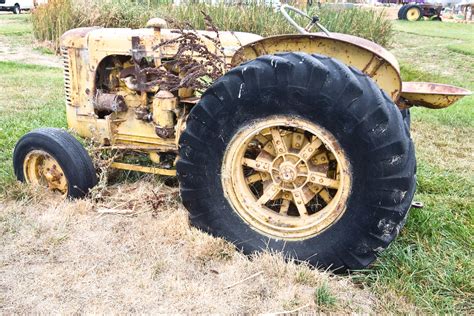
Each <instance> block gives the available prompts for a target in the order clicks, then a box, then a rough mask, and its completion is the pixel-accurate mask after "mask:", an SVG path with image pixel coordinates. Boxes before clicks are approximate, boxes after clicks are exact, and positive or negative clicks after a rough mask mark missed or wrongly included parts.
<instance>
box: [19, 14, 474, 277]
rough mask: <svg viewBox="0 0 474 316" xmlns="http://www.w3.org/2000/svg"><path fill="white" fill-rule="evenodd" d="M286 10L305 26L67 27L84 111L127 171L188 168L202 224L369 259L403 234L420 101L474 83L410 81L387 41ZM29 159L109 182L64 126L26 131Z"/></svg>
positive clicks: (63, 176)
mask: <svg viewBox="0 0 474 316" xmlns="http://www.w3.org/2000/svg"><path fill="white" fill-rule="evenodd" d="M282 10H283V13H284V15H285V17H286V18H287V19H288V20H289V22H290V23H292V25H294V26H295V27H296V28H297V29H298V30H299V31H300V32H301V33H302V34H300V35H280V36H274V37H269V38H261V37H260V36H257V35H254V34H248V33H234V32H218V33H217V32H212V31H186V30H170V29H167V28H166V23H165V22H164V21H163V20H161V19H154V20H151V21H150V22H149V26H150V28H149V29H140V30H131V29H101V28H80V29H75V30H71V31H69V32H67V33H66V34H65V35H64V36H63V39H62V49H61V51H62V54H63V61H64V74H65V91H66V106H67V118H68V124H69V126H70V127H71V128H72V129H73V130H75V131H76V132H77V133H78V134H79V135H81V136H82V137H85V138H90V139H94V140H95V141H97V142H99V143H100V144H101V146H102V148H103V149H107V150H114V151H116V152H117V153H119V156H118V158H117V159H116V160H115V161H114V162H113V163H112V167H114V168H119V169H126V170H137V171H143V172H149V173H156V174H161V175H166V176H174V175H176V174H177V176H178V180H179V182H180V189H181V198H182V200H183V203H184V205H185V206H186V208H187V209H188V210H189V212H190V220H191V222H192V223H193V224H194V225H195V226H197V227H199V228H201V229H203V230H205V231H208V232H210V233H212V234H214V235H216V236H221V237H224V238H226V239H228V240H230V241H231V242H234V243H235V244H236V247H238V248H239V249H242V250H243V251H244V252H245V253H253V252H255V251H259V250H261V249H272V250H274V251H282V252H284V253H285V254H286V255H288V256H291V257H296V258H297V259H299V260H307V261H309V262H311V263H312V264H314V265H322V266H325V267H331V268H333V269H339V268H340V269H357V268H363V267H366V266H367V265H369V264H370V263H371V262H372V261H373V260H374V259H375V258H376V256H377V254H378V253H379V252H381V251H382V250H383V249H384V248H386V247H387V246H388V245H389V244H390V242H392V241H393V239H394V238H395V237H396V236H397V234H398V232H399V231H400V229H401V227H402V226H403V224H404V222H405V220H406V216H407V213H408V210H409V208H410V205H411V202H412V199H413V195H414V192H415V183H416V181H415V180H416V178H415V171H416V162H415V155H414V148H413V144H412V142H411V139H410V134H409V112H408V108H409V107H411V106H413V105H419V106H425V107H431V108H442V107H446V106H449V105H451V104H452V103H453V102H455V101H456V100H458V99H459V98H461V97H462V96H464V95H467V94H469V91H466V90H464V89H462V88H457V87H453V86H449V85H440V84H433V83H417V82H402V80H401V78H400V71H399V67H398V63H397V61H396V60H395V58H394V56H393V55H392V54H390V53H389V52H388V51H386V50H385V49H384V48H382V47H380V46H379V45H376V44H374V43H372V42H370V41H367V40H364V39H361V38H357V37H354V36H348V35H344V34H335V33H329V32H327V30H325V29H324V28H323V27H322V26H321V25H320V24H319V22H318V19H317V18H316V17H308V16H306V15H305V14H304V13H303V12H301V11H299V10H298V9H295V8H292V7H288V6H283V7H282ZM284 10H292V11H295V12H296V13H299V14H301V15H303V16H304V17H306V18H307V19H308V20H309V24H308V25H307V26H306V27H301V26H299V25H298V24H297V23H296V22H295V21H294V20H293V19H292V18H291V17H290V16H289V14H288V13H286V12H285V11H284ZM314 26H317V27H319V28H320V29H321V30H322V31H323V32H321V33H309V31H310V30H311V28H312V27H314ZM228 68H231V70H228ZM210 78H217V79H216V80H215V81H214V83H213V84H212V85H211V86H210V87H209V88H207V87H206V86H205V83H206V82H208V81H209V79H210ZM131 157H132V158H131ZM14 168H15V173H16V175H17V177H18V179H20V180H23V181H27V182H31V183H38V184H44V185H47V186H49V187H50V188H51V189H54V190H57V191H60V192H62V193H63V194H65V195H68V196H70V197H80V196H84V195H85V194H87V192H88V190H89V189H90V188H92V187H93V186H94V184H95V182H96V174H95V170H94V168H93V165H92V161H91V159H90V157H89V156H88V155H87V152H86V151H85V149H84V148H83V147H82V146H81V145H80V143H79V142H78V141H77V140H75V138H73V137H72V136H70V135H69V134H68V133H66V132H65V131H62V130H57V129H39V130H35V131H32V132H30V133H28V134H27V135H25V136H24V137H23V138H22V139H20V140H19V142H18V143H17V146H16V148H15V151H14Z"/></svg>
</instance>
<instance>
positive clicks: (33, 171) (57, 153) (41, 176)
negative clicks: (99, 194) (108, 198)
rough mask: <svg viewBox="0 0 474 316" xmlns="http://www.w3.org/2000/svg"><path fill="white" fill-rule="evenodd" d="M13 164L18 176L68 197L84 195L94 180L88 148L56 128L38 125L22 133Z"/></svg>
mask: <svg viewBox="0 0 474 316" xmlns="http://www.w3.org/2000/svg"><path fill="white" fill-rule="evenodd" d="M13 168H14V171H15V175H16V177H17V179H18V180H20V181H22V182H27V183H32V184H36V185H41V186H44V187H48V188H49V189H51V190H53V191H57V192H59V193H61V194H63V195H65V196H68V197H70V198H79V197H83V196H85V195H86V194H87V193H88V192H89V189H91V188H92V187H94V186H95V184H96V183H97V176H96V171H95V169H94V166H93V164H92V160H91V158H90V157H89V155H88V154H87V151H86V150H85V149H84V147H83V146H82V145H81V143H79V142H78V141H77V140H76V139H75V138H74V137H73V136H71V135H70V134H69V133H67V132H66V131H64V130H61V129H58V128H39V129H36V130H33V131H31V132H29V133H28V134H26V135H25V136H23V137H22V138H21V139H20V140H19V141H18V143H17V144H16V146H15V150H14V152H13Z"/></svg>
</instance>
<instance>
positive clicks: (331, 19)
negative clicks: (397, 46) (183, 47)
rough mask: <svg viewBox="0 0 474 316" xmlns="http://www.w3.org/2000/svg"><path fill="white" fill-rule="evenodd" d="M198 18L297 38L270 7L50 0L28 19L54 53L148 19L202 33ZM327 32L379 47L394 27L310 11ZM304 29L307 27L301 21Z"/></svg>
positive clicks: (368, 17)
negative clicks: (68, 36) (92, 33)
mask: <svg viewBox="0 0 474 316" xmlns="http://www.w3.org/2000/svg"><path fill="white" fill-rule="evenodd" d="M201 12H205V13H206V14H208V15H209V16H210V17H211V18H212V20H213V21H214V23H215V24H216V26H217V27H218V28H219V30H232V31H243V32H250V33H256V34H259V35H262V36H270V35H277V34H291V33H295V30H294V28H293V27H292V26H291V25H290V24H289V23H288V22H287V21H286V20H285V19H284V18H283V16H282V15H281V14H280V13H279V12H275V10H274V9H273V8H271V7H263V6H256V5H249V6H225V5H218V6H209V5H206V4H189V5H183V6H178V7H175V6H172V5H170V4H166V3H161V4H160V3H158V4H154V5H148V4H146V3H143V1H142V2H131V1H127V0H116V1H100V0H89V1H87V0H82V1H73V0H50V1H49V3H48V4H45V5H42V6H40V7H38V8H37V9H36V10H35V11H34V12H33V15H32V22H33V30H34V35H35V37H36V38H37V39H38V40H40V41H49V42H51V43H52V46H53V47H54V48H55V49H57V48H58V45H59V38H60V36H61V34H63V33H64V32H65V31H67V30H69V29H72V28H76V27H83V26H92V25H95V26H103V27H130V28H139V27H143V26H144V25H145V24H146V22H147V21H148V20H149V19H150V18H151V17H157V16H159V17H163V18H165V19H167V20H172V21H176V22H187V23H189V24H190V25H191V26H192V27H193V28H195V29H205V27H206V26H205V22H204V19H203V15H202V13H201ZM309 12H310V14H315V15H318V16H319V17H320V19H321V22H322V24H323V25H325V26H326V27H327V28H328V30H329V31H331V32H338V33H346V34H352V35H356V36H360V37H363V38H366V39H369V40H371V41H374V42H376V43H379V44H381V45H389V44H390V42H391V38H392V33H393V30H392V24H391V22H390V21H389V20H387V19H386V17H385V14H384V12H383V11H375V10H371V9H360V8H352V9H342V8H339V9H338V8H334V7H330V6H323V7H322V8H320V9H319V8H314V7H313V8H311V9H310V10H309ZM301 22H302V24H305V22H306V21H304V22H303V21H301Z"/></svg>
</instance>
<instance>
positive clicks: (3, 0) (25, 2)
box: [0, 0, 35, 14]
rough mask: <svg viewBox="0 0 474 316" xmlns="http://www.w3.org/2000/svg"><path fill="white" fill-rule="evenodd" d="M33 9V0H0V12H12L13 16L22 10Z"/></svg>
mask: <svg viewBox="0 0 474 316" xmlns="http://www.w3.org/2000/svg"><path fill="white" fill-rule="evenodd" d="M34 7H35V1H34V0H0V11H12V12H13V13H14V14H20V13H21V11H22V10H31V9H33V8H34Z"/></svg>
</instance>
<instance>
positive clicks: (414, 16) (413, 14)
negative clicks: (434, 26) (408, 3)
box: [407, 8, 421, 21]
mask: <svg viewBox="0 0 474 316" xmlns="http://www.w3.org/2000/svg"><path fill="white" fill-rule="evenodd" d="M420 15H421V12H420V10H418V8H410V9H408V11H407V20H408V21H417V20H418V19H419V18H420Z"/></svg>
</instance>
